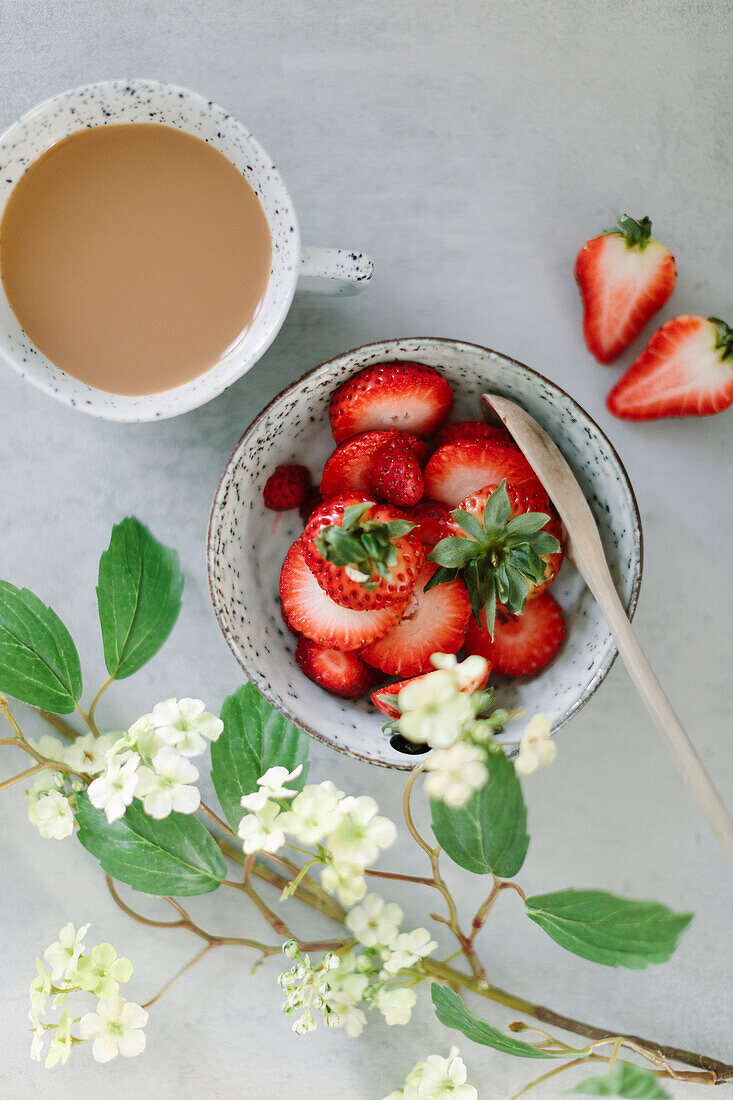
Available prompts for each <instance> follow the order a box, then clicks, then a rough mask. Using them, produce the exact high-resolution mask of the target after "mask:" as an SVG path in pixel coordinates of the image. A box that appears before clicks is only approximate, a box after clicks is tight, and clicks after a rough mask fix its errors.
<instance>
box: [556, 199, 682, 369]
mask: <svg viewBox="0 0 733 1100" xmlns="http://www.w3.org/2000/svg"><path fill="white" fill-rule="evenodd" d="M618 225H619V228H618V229H612V230H610V231H609V232H608V233H603V234H602V235H601V236H600V237H594V238H593V239H592V240H590V241H586V243H585V244H584V245H583V247H582V248H581V250H580V252H579V253H578V257H577V259H576V261H575V278H576V280H577V283H578V287H579V289H580V295H581V297H582V299H583V332H584V334H585V342H586V344H587V346H588V350H589V351H590V353H591V355H595V357H596V359H598V361H599V362H601V363H611V362H613V360H614V359H618V357H619V355H621V353H622V352H623V351H624V350H625V349H626V348H627V347H628V346H629V344H631V343H633V341H634V340H635V339H636V337H637V336H638V335H639V333H640V332H641V330H642V329H643V328H644V326H645V325H646V324H647V323H648V322H649V321H650V320H651V318H652V317H653V316H654V314H655V313H656V312H657V311H658V310H660V309H661V308H662V306H663V305H664V303H665V302H666V301H667V299H668V298H669V296H670V294H671V293H672V291H673V290H674V285H675V280H676V278H677V267H676V264H675V260H674V256H673V255H672V253H671V252H670V251H669V249H668V248H665V247H664V245H663V244H660V243H659V241H655V240H652V238H651V229H652V223H651V222H650V221H649V218H642V219H641V220H640V221H635V220H634V219H633V218H629V217H628V216H624V217H623V218H619V219H618Z"/></svg>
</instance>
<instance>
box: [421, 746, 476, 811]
mask: <svg viewBox="0 0 733 1100" xmlns="http://www.w3.org/2000/svg"><path fill="white" fill-rule="evenodd" d="M425 771H426V773H427V775H426V777H425V790H426V792H427V794H428V795H429V796H430V797H431V798H435V799H438V800H439V801H441V802H445V804H446V805H447V806H451V807H453V808H454V809H458V808H459V807H460V806H465V805H466V803H467V802H468V801H469V799H470V798H471V797H472V795H473V794H475V792H476V791H480V790H481V788H482V787H485V786H486V783H487V782H488V779H489V770H488V768H487V767H486V753H485V751H484V750H483V749H482V748H480V747H479V746H478V745H470V744H468V742H466V741H458V742H456V744H455V745H451V747H450V748H449V749H437V750H436V751H435V752H432V753H431V754H430V756H429V757H428V759H427V760H426V762H425Z"/></svg>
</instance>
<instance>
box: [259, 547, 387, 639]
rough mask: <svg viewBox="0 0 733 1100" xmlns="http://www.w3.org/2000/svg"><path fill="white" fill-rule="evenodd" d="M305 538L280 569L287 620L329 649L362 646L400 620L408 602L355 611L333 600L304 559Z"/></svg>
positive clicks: (281, 591) (301, 632) (289, 551)
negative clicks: (374, 609) (372, 609)
mask: <svg viewBox="0 0 733 1100" xmlns="http://www.w3.org/2000/svg"><path fill="white" fill-rule="evenodd" d="M304 550H305V539H304V537H303V536H302V535H301V537H300V538H299V539H298V540H297V542H294V543H293V545H292V546H291V547H290V549H289V550H288V553H287V556H286V558H285V561H284V562H283V567H282V570H281V572H280V599H281V600H282V606H283V613H284V615H285V618H286V621H287V622H288V624H289V625H290V626H291V627H292V629H293V630H296V631H298V633H300V634H305V636H306V637H307V638H311V639H312V640H313V641H314V642H318V644H319V645H322V646H325V647H327V648H329V649H343V650H352V649H360V648H361V647H362V646H365V645H369V644H370V643H371V642H374V641H376V640H377V638H381V637H382V636H383V635H384V634H386V633H387V631H388V630H390V629H391V628H392V627H393V626H394V625H395V623H396V622H397V621H398V619H399V617H400V615H401V614H402V611H403V609H404V607H405V603H404V602H403V603H401V604H400V603H395V604H392V605H391V606H390V607H384V608H380V609H379V610H377V611H352V610H351V609H350V608H347V607H341V606H340V605H339V604H337V603H334V601H333V600H332V599H330V598H329V597H328V596H327V595H326V593H325V592H324V591H323V589H322V588H321V586H320V585H319V583H318V581H317V580H316V578H315V577H314V576H313V574H312V573H311V571H310V569H309V568H308V563H307V562H306V560H305V552H304Z"/></svg>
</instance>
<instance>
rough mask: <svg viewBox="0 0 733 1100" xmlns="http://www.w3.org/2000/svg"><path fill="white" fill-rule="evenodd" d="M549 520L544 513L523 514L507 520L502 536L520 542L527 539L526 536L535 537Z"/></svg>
mask: <svg viewBox="0 0 733 1100" xmlns="http://www.w3.org/2000/svg"><path fill="white" fill-rule="evenodd" d="M549 519H550V517H549V516H548V515H547V513H546V512H523V513H522V514H521V515H520V516H515V517H514V519H510V520H509V522H508V523H507V525H506V527H505V528H504V534H505V535H508V536H509V537H511V538H512V539H518V540H519V541H520V542H521V541H524V540H525V539H526V538H527V535H536V534H537V532H538V531H541V530H542V528H543V527H544V526H545V524H546V523H548V522H549Z"/></svg>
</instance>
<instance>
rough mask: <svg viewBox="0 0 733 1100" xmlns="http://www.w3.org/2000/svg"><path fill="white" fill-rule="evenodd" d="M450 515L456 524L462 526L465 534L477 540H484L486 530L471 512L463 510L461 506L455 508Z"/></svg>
mask: <svg viewBox="0 0 733 1100" xmlns="http://www.w3.org/2000/svg"><path fill="white" fill-rule="evenodd" d="M452 515H453V519H454V520H455V521H456V523H457V524H458V526H459V527H462V528H463V530H464V531H465V532H466V534H467V535H470V537H471V538H473V539H476V540H477V542H484V541H485V539H486V532H485V531H484V529H483V527H482V526H481V524H480V523H479V521H478V520H477V519H476V516H474V515H473V513H472V512H464V511H463V509H462V508H456V509H455V510H454V511H453V513H452Z"/></svg>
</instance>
